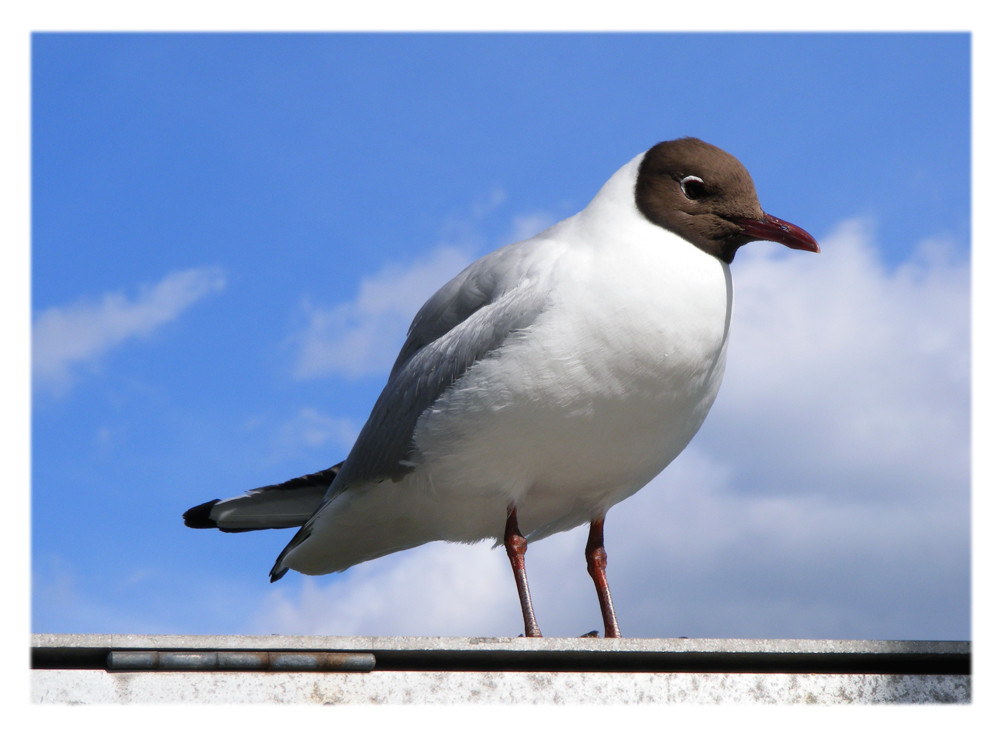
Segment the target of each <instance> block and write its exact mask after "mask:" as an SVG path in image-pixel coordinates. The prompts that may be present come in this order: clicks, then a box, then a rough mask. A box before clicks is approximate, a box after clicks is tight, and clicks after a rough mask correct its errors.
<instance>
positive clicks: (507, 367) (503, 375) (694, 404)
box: [414, 224, 732, 538]
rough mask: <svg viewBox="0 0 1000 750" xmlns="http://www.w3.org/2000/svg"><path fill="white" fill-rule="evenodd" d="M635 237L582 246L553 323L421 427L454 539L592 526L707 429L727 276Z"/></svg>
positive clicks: (712, 264) (567, 269)
mask: <svg viewBox="0 0 1000 750" xmlns="http://www.w3.org/2000/svg"><path fill="white" fill-rule="evenodd" d="M647 229H648V230H649V231H651V232H652V233H653V236H654V237H655V240H656V241H655V242H649V241H648V239H649V237H648V236H647V234H646V230H647ZM563 233H564V235H566V236H568V237H569V238H570V239H572V233H571V232H569V228H564V229H563ZM637 235H638V236H635V237H632V236H629V237H624V238H621V237H620V238H618V239H619V244H618V245H617V246H612V247H607V246H604V247H599V248H594V249H593V250H583V251H581V250H580V247H581V245H582V244H584V243H580V242H576V243H574V244H573V245H572V247H573V248H574V249H573V253H572V255H570V253H566V254H565V255H564V256H563V257H562V258H560V260H559V261H557V263H556V266H555V268H554V270H553V272H552V282H553V286H552V293H551V301H550V305H549V307H548V309H547V310H546V312H545V313H543V314H542V316H541V317H540V318H539V319H538V320H537V321H536V323H535V324H534V325H532V326H531V327H530V328H529V329H528V330H526V331H524V332H523V333H521V334H519V335H517V336H515V337H514V338H513V339H512V340H511V341H510V342H509V343H508V344H506V345H505V346H504V347H502V348H501V349H500V350H498V351H497V352H495V353H494V354H493V355H492V356H490V357H488V358H486V359H485V360H483V361H481V362H479V363H477V364H475V365H474V366H473V367H472V368H470V370H469V371H468V372H467V373H466V374H465V375H464V376H463V377H462V379H461V380H459V381H458V382H457V383H456V384H455V386H454V387H453V388H452V389H450V390H449V391H448V392H446V393H445V394H444V395H443V396H442V398H441V399H439V401H438V402H437V403H435V404H434V406H433V407H432V409H430V410H429V411H428V412H427V413H425V415H424V416H423V417H422V418H421V419H420V421H419V423H418V425H417V430H416V433H415V436H414V437H415V445H416V447H417V449H418V455H419V459H418V461H417V463H418V465H419V467H420V468H419V469H418V472H417V473H418V474H421V475H424V477H425V478H426V481H427V483H428V485H429V487H430V488H431V489H432V493H433V495H434V499H433V500H431V501H430V504H431V506H432V508H433V509H437V510H440V511H441V515H440V524H441V525H442V526H447V525H448V524H449V519H453V518H455V516H456V515H458V516H459V517H460V518H461V522H460V524H461V528H456V529H455V536H456V537H466V538H468V537H470V536H474V537H476V538H483V537H495V536H496V535H497V534H499V533H500V531H502V524H500V525H498V522H497V518H499V517H502V515H503V514H504V513H505V512H506V508H507V506H508V505H509V504H511V503H513V504H515V505H517V508H518V520H519V523H520V527H521V530H522V532H524V533H525V534H529V533H530V532H532V531H535V532H537V533H536V534H535V536H536V538H537V537H538V536H544V535H547V534H549V533H553V532H555V531H559V530H562V529H565V528H571V527H573V526H576V525H579V524H581V523H584V522H586V521H588V520H590V518H591V517H593V516H594V515H595V514H597V513H599V512H602V511H603V510H606V509H607V508H608V507H610V506H611V505H613V504H614V503H617V502H619V501H621V500H623V499H625V498H626V497H628V496H629V495H631V494H633V493H634V492H635V491H636V490H638V489H639V488H640V487H642V486H643V485H644V484H646V483H647V482H648V481H649V480H650V479H652V478H653V477H654V476H656V474H658V473H659V472H660V471H661V470H662V469H663V468H664V467H665V466H666V465H667V464H668V463H669V462H670V461H672V460H673V459H674V458H675V457H676V456H677V455H678V454H679V453H680V451H681V450H683V448H684V447H685V446H686V445H687V443H688V442H689V441H690V440H691V438H692V437H693V436H694V434H695V433H696V432H697V430H698V428H699V427H700V426H701V424H702V422H703V421H704V419H705V416H706V415H707V413H708V410H709V408H710V407H711V405H712V402H713V401H714V400H715V396H716V394H717V393H718V389H719V385H720V383H721V379H722V374H723V370H724V368H725V350H726V343H727V339H728V332H729V322H730V316H731V312H732V283H731V277H730V273H729V267H728V265H726V264H724V263H721V262H720V261H718V260H717V259H715V258H712V257H711V256H709V255H707V254H705V253H702V252H701V251H697V250H695V249H694V248H692V247H691V246H690V245H688V244H687V243H685V242H684V241H683V240H681V239H680V238H678V237H676V236H674V235H671V234H669V233H667V232H665V231H663V230H661V229H657V228H655V227H652V226H651V225H648V224H645V225H642V231H639V232H637ZM584 246H586V245H584ZM415 479H417V480H418V482H419V481H421V480H420V478H419V477H415ZM477 507H479V508H481V509H482V512H475V511H474V508H477ZM458 509H461V511H460V513H458V514H456V513H455V512H454V511H455V510H458ZM435 515H437V514H436V513H435Z"/></svg>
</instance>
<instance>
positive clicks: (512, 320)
mask: <svg viewBox="0 0 1000 750" xmlns="http://www.w3.org/2000/svg"><path fill="white" fill-rule="evenodd" d="M754 240H770V241H773V242H780V243H781V244H783V245H787V246H788V247H791V248H796V249H800V250H810V251H813V252H819V246H818V245H817V244H816V241H815V240H814V239H813V238H812V237H811V236H810V235H809V234H808V233H806V232H805V231H803V230H802V229H800V228H799V227H796V226H794V225H792V224H789V223H787V222H785V221H781V220H779V219H776V218H774V217H773V216H770V215H769V214H766V213H764V211H763V210H762V209H761V207H760V203H759V201H758V199H757V193H756V190H755V188H754V184H753V181H752V180H751V178H750V175H749V174H748V173H747V171H746V169H745V168H744V167H743V165H742V164H741V163H740V162H739V161H738V160H737V159H735V158H734V157H733V156H731V155H730V154H728V153H726V152H725V151H722V150H721V149H718V148H716V147H715V146H711V145H709V144H707V143H704V142H703V141H700V140H698V139H695V138H681V139H678V140H674V141H666V142H663V143H660V144H658V145H656V146H654V147H653V148H651V149H649V150H648V151H646V152H644V153H642V154H639V155H638V156H636V157H635V158H634V159H632V160H631V161H630V162H629V163H628V164H626V165H625V166H623V167H622V168H621V169H619V170H618V171H617V172H616V173H615V174H614V175H613V176H612V177H611V179H610V180H608V182H607V183H606V184H605V185H604V186H603V187H602V188H601V190H600V191H599V192H598V193H597V195H596V196H595V197H594V199H593V200H592V201H591V202H590V204H589V205H588V206H587V207H586V208H585V209H584V210H583V211H581V212H580V213H578V214H576V215H575V216H571V217H570V218H568V219H565V220H564V221H561V222H559V223H558V224H556V225H555V226H553V227H551V228H549V229H546V230H545V231H543V232H541V233H540V234H538V235H536V236H535V237H533V238H531V239H529V240H525V241H523V242H516V243H514V244H512V245H508V246H506V247H503V248H501V249H499V250H497V251H495V252H493V253H491V254H489V255H487V256H485V257H483V258H480V259H479V260H478V261H476V262H475V263H473V264H472V265H470V266H469V267H468V268H466V269H465V270H464V271H462V272H461V273H460V274H458V276H456V277H455V278H454V279H452V280H451V281H449V282H448V283H447V284H445V285H444V286H443V287H441V289H440V290H438V291H437V292H436V293H435V294H434V295H433V296H432V297H431V298H430V299H429V300H428V301H427V302H426V303H425V304H424V306H423V307H422V308H421V309H420V311H419V312H418V313H417V315H416V317H415V318H414V320H413V323H412V325H411V326H410V330H409V334H408V335H407V338H406V342H405V343H404V344H403V349H402V351H401V352H400V354H399V357H398V359H397V360H396V363H395V364H394V365H393V368H392V371H391V373H390V374H389V381H388V383H386V386H385V389H384V390H383V391H382V394H381V396H379V399H378V401H377V402H376V403H375V407H374V409H373V410H372V413H371V416H370V417H369V418H368V421H367V423H366V424H365V426H364V427H363V428H362V430H361V434H360V435H359V436H358V439H357V442H356V443H355V444H354V447H353V448H352V449H351V451H350V454H349V455H348V456H347V459H346V460H344V461H343V462H342V463H340V464H338V465H337V466H334V467H332V468H330V469H327V470H326V471H322V472H318V473H316V474H310V475H307V476H304V477H299V478H297V479H292V480H289V481H287V482H284V483H283V484H278V485H272V486H269V487H262V488H259V489H256V490H251V491H250V492H248V493H247V494H245V495H241V496H239V497H233V498H230V499H227V500H213V501H211V502H208V503H203V504H202V505H198V506H196V507H194V508H191V509H190V510H188V511H187V512H186V513H185V514H184V520H185V522H186V523H187V525H188V526H193V527H196V528H219V529H221V530H223V531H247V530H251V529H263V528H288V527H295V526H300V527H301V528H300V529H299V531H298V533H297V534H295V536H294V537H293V538H292V540H291V541H290V542H289V543H288V545H287V546H286V547H285V549H284V550H283V551H282V552H281V554H280V555H279V556H278V559H277V562H275V564H274V567H273V568H272V569H271V580H272V581H275V580H277V579H279V578H281V576H283V575H284V574H285V572H286V571H287V570H288V569H289V568H291V569H293V570H297V571H300V572H302V573H307V574H309V575H320V574H324V573H333V572H336V571H342V570H345V569H347V568H349V567H351V566H352V565H356V564H358V563H360V562H364V561H365V560H371V559H373V558H376V557H381V556H382V555H387V554H390V553H392V552H397V551H399V550H404V549H408V548H410V547H416V546H417V545H420V544H424V543H425V542H430V541H434V540H446V541H453V542H474V541H478V540H482V539H494V540H496V541H497V543H498V544H503V545H504V547H505V548H506V550H507V554H508V556H509V557H510V561H511V566H512V568H513V570H514V576H515V580H516V583H517V589H518V594H519V597H520V600H521V608H522V613H523V615H524V624H525V635H528V636H540V635H541V631H540V630H539V628H538V625H537V623H536V620H535V615H534V612H533V609H532V605H531V597H530V594H529V592H528V582H527V576H526V573H525V567H524V553H525V549H526V547H527V541H528V540H530V541H534V540H537V539H541V538H543V537H545V536H548V535H549V534H552V533H555V532H557V531H564V530H566V529H570V528H573V527H575V526H579V525H581V524H584V523H590V536H589V539H588V541H587V545H586V559H587V570H588V571H589V573H590V575H591V576H592V578H593V579H594V583H595V586H596V588H597V593H598V598H599V600H600V605H601V613H602V615H603V619H604V626H605V635H606V636H609V637H617V636H619V635H620V630H619V627H618V623H617V620H616V617H615V613H614V608H613V606H612V603H611V594H610V592H609V590H608V583H607V579H606V577H605V565H606V555H605V551H604V517H605V514H606V513H607V512H608V509H609V508H611V506H613V505H614V504H615V503H618V502H621V501H622V500H624V499H625V498H627V497H629V496H630V495H632V494H634V493H635V492H636V491H637V490H638V489H639V488H641V487H642V486H643V485H645V484H646V483H647V482H649V480H651V479H652V478H653V477H655V476H656V475H657V474H659V473H660V472H661V471H662V470H663V469H664V467H666V466H667V464H669V463H670V462H671V461H672V460H673V459H674V458H675V457H676V456H677V455H678V454H679V453H680V452H681V451H682V450H683V449H684V447H685V446H686V445H687V444H688V442H689V441H690V440H691V438H692V437H693V436H694V434H695V433H696V432H697V431H698V428H699V427H700V426H701V424H702V422H703V421H704V419H705V416H706V414H708V410H709V408H710V407H711V406H712V402H713V401H714V400H715V396H716V393H718V390H719V384H720V383H721V381H722V373H723V370H724V368H725V360H726V344H727V342H728V340H729V326H730V320H731V316H732V305H733V286H732V277H731V275H730V269H729V264H730V262H731V261H732V260H733V257H734V256H735V254H736V251H737V249H738V248H740V247H741V246H742V245H744V244H746V243H748V242H752V241H754Z"/></svg>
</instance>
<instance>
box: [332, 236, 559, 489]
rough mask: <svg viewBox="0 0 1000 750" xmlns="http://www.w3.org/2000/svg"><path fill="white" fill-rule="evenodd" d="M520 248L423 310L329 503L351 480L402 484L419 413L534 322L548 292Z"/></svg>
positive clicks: (466, 274) (454, 284)
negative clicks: (398, 480)
mask: <svg viewBox="0 0 1000 750" xmlns="http://www.w3.org/2000/svg"><path fill="white" fill-rule="evenodd" d="M525 250H527V248H521V247H519V246H516V245H515V246H511V247H509V248H504V249H503V250H500V251H497V252H496V253H493V254H491V255H488V256H486V257H485V258H482V259H480V260H479V261H477V262H476V263H474V264H473V265H471V266H469V267H468V268H467V269H465V271H463V272H462V273H460V274H459V275H458V276H456V277H455V278H454V279H452V281H450V282H449V283H448V284H446V285H445V286H443V287H442V288H441V289H440V290H439V291H438V292H437V293H436V294H435V295H434V296H432V297H431V298H430V299H429V300H428V301H427V302H426V303H425V304H424V306H423V307H422V308H421V309H420V311H419V312H418V313H417V315H416V317H415V318H414V320H413V324H412V325H411V326H410V330H409V333H408V335H407V339H406V342H405V343H404V344H403V348H402V351H401V352H400V354H399V357H398V359H397V360H396V363H395V365H394V366H393V368H392V372H391V374H390V376H389V381H388V382H387V383H386V386H385V388H384V389H383V391H382V394H381V395H380V396H379V398H378V401H376V403H375V407H374V408H373V409H372V413H371V416H369V418H368V421H367V423H365V426H364V427H363V428H362V430H361V433H360V435H359V436H358V439H357V442H356V443H355V444H354V448H353V449H352V450H351V453H350V454H349V455H348V457H347V460H346V461H345V462H344V466H343V469H342V470H341V472H340V474H338V475H337V479H336V480H335V482H334V485H333V486H332V487H331V488H330V492H328V493H327V496H328V497H330V496H332V495H333V494H335V493H336V492H338V491H339V490H340V489H341V488H342V487H345V486H347V485H349V484H350V483H352V482H355V481H359V480H379V479H399V478H401V477H402V476H404V475H405V474H406V473H408V472H409V471H411V467H410V466H408V465H407V463H406V462H407V459H408V457H409V456H410V452H411V450H412V438H413V431H414V428H415V427H416V424H417V420H418V419H419V418H420V415H421V414H422V413H423V412H424V411H425V410H426V409H427V408H428V407H429V406H430V405H431V404H433V403H434V402H435V401H436V400H437V399H438V397H439V396H440V395H441V394H442V393H443V392H444V391H445V389H447V388H448V387H449V386H451V384H452V383H454V382H455V381H456V380H458V379H459V378H460V377H461V376H462V375H463V374H464V373H465V371H466V370H468V369H469V367H471V366H472V365H473V364H474V363H476V362H478V361H479V360H481V359H483V358H484V357H485V356H487V355H488V354H489V353H490V352H491V351H493V350H495V349H497V348H498V347H500V346H501V345H502V344H503V343H504V341H506V340H507V338H508V337H509V336H510V335H511V334H512V333H513V332H515V331H519V330H523V329H524V328H527V327H528V326H530V325H531V324H532V323H533V322H534V320H535V319H536V318H537V317H538V315H539V313H541V311H542V310H543V309H544V307H545V303H546V294H545V292H544V289H543V288H542V286H541V285H540V284H539V283H538V275H537V274H535V273H532V272H531V266H532V265H533V264H532V263H531V262H530V258H529V257H528V255H527V253H526V252H525Z"/></svg>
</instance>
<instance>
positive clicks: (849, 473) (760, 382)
mask: <svg viewBox="0 0 1000 750" xmlns="http://www.w3.org/2000/svg"><path fill="white" fill-rule="evenodd" d="M969 54H970V38H969V36H968V35H963V34H897V35H892V34H758V35H754V34H679V35H670V34H659V33H651V34H641V35H623V34H593V35H576V34H530V35H517V34H515V35H503V34H460V35H440V34H402V35H398V34H397V35H369V34H351V35H344V34H299V35H284V34H277V35H256V34H248V35H239V34H236V35H217V34H202V35H171V34H116V35H102V34H40V35H36V36H34V38H33V44H32V71H31V72H32V89H31V96H32V99H31V102H32V104H31V114H32V132H31V135H32V195H31V200H32V238H31V239H32V254H31V262H32V285H31V294H32V300H31V305H32V332H33V362H32V364H33V377H32V385H33V393H32V404H31V406H32V442H31V448H32V464H31V466H32V469H31V481H32V502H31V511H32V518H31V532H32V541H31V545H32V546H31V555H32V629H33V630H34V631H35V632H172V633H252V632H266V633H270V632H287V633H313V632H317V633H324V632H325V633H338V634H352V633H358V634H370V635H378V634H443V635H449V634H454V635H516V634H517V633H518V632H520V630H519V628H520V627H521V625H520V621H519V611H518V607H517V598H516V593H515V591H514V586H513V581H512V580H511V576H510V571H509V568H508V567H507V560H506V557H505V556H504V554H503V552H502V551H498V550H491V549H490V547H489V545H479V546H475V547H463V546H451V545H443V544H435V545H428V546H426V547H423V548H419V549H417V550H413V551H410V552H407V553H402V554H398V555H394V556H391V557H389V558H383V559H382V560H378V561H374V562H371V563H366V564H364V565H361V566H359V567H357V568H355V569H353V570H351V571H348V572H347V573H345V574H341V575H337V576H329V577H325V578H319V579H308V578H305V577H303V576H300V575H297V574H290V575H289V576H286V577H285V578H284V579H283V580H281V581H280V582H278V583H276V584H269V583H268V582H267V572H268V570H269V569H270V566H271V564H272V562H273V560H274V557H275V556H276V555H277V553H278V552H279V551H280V550H281V548H282V547H283V546H284V544H285V542H286V541H287V539H288V538H289V537H290V536H291V534H290V532H285V531H273V532H262V533H259V534H241V535H223V534H218V533H215V532H208V531H195V530H191V529H187V528H185V527H184V526H183V524H182V522H181V519H180V514H181V513H182V512H183V511H184V510H185V509H186V508H187V507H189V506H190V505H193V504H195V503H198V502H202V501H204V500H208V499H212V498H215V497H226V496H229V495H233V494H237V493H239V492H241V491H243V490H245V489H248V488H251V487H255V486H259V485H262V484H267V483H271V482H275V481H280V480H283V479H286V478H289V477H292V476H297V475H299V474H303V473H306V472H310V471H315V470H317V469H320V468H325V467H327V466H329V465H331V464H333V463H335V462H336V461H339V460H340V459H341V458H343V456H344V455H346V452H347V450H348V449H349V447H350V444H351V441H352V439H353V436H354V435H355V434H356V432H357V431H358V430H359V429H360V427H361V425H362V424H363V422H364V419H365V418H366V416H367V413H368V410H369V409H370V407H371V405H372V403H373V402H374V399H375V397H376V396H377V395H378V392H379V390H380V388H381V386H382V384H383V383H384V380H385V376H386V374H387V372H388V368H389V366H390V365H391V362H392V360H393V358H394V356H395V352H396V349H397V348H398V346H399V344H400V343H401V341H402V338H403V335H404V333H405V329H406V326H407V324H408V322H409V318H410V316H412V314H413V313H414V312H415V311H416V308H417V307H418V306H419V304H420V302H422V301H423V299H424V298H425V297H426V296H427V295H428V294H430V293H431V292H433V291H434V289H435V288H437V286H439V285H440V284H441V283H443V282H444V281H446V280H447V279H448V278H450V276H451V275H453V274H454V273H455V272H457V271H458V270H460V269H461V268H462V267H463V266H464V265H465V264H466V263H468V262H469V261H471V260H472V259H474V258H475V257H477V256H479V255H482V254H484V253H486V252H488V251H490V250H492V249H494V248H496V247H498V246H500V245H502V244H505V243H507V242H510V241H512V240H515V239H519V238H522V237H525V236H529V235H530V234H532V233H534V232H535V231H538V230H540V229H542V228H544V227H545V226H547V225H549V224H551V223H552V222H554V221H556V220H558V219H560V218H563V217H565V216H567V215H569V214H571V213H573V212H576V211H578V210H580V209H581V208H583V207H584V206H585V205H586V203H587V201H588V200H589V199H590V198H591V197H592V196H593V194H594V193H595V192H596V191H597V190H598V189H599V188H600V186H601V184H602V183H603V181H604V180H606V179H607V178H608V177H610V176H611V174H612V173H613V172H614V171H615V170H616V169H617V168H618V167H619V166H621V165H622V164H624V163H625V162H626V161H628V160H629V159H630V158H631V157H633V156H634V155H635V154H637V153H639V152H641V151H643V150H645V149H646V148H648V147H649V146H651V145H653V144H654V143H656V142H657V141H660V140H665V139H669V138H674V137H678V136H682V135H696V136H698V137H700V138H702V139H704V140H707V141H709V142H712V143H715V144H716V145H718V146H720V147H722V148H724V149H726V150H728V151H730V152H731V153H733V154H734V155H736V156H737V157H739V158H740V159H741V160H742V161H743V162H744V164H745V165H746V166H747V167H748V169H749V170H750V172H751V174H752V175H753V177H754V179H755V182H756V184H757V189H758V193H759V195H760V197H761V201H762V204H763V206H764V208H765V210H767V211H769V212H771V213H773V214H776V215H778V216H780V217H782V218H784V219H787V220H789V221H792V222H795V223H796V224H798V225H800V226H802V227H805V228H806V229H807V230H808V231H810V232H811V233H812V234H813V235H814V236H815V237H817V238H818V239H819V241H820V244H821V245H822V246H823V253H822V254H821V255H819V256H810V255H806V254H798V253H796V254H791V253H787V252H783V251H782V249H780V248H775V247H772V246H769V245H764V244H761V243H757V244H752V245H750V246H748V247H746V248H744V249H743V250H741V251H740V253H739V254H738V256H737V258H736V261H735V262H734V265H733V271H734V274H733V275H734V283H735V289H736V312H735V321H734V327H733V338H732V343H731V348H730V355H729V370H728V373H727V376H726V382H725V383H724V384H723V388H722V393H721V394H720V396H719V400H718V402H717V404H716V406H715V409H714V410H713V413H712V414H711V415H710V416H709V419H708V421H707V422H706V424H705V426H704V428H703V430H702V432H701V433H700V434H699V436H698V437H697V438H696V439H695V441H694V442H693V443H692V444H691V446H690V447H689V449H688V451H686V452H685V454H683V455H682V457H681V458H679V459H678V460H677V461H676V462H675V463H674V464H673V465H672V466H671V467H668V469H667V470H666V471H665V472H664V474H663V475H662V476H661V477H660V478H658V479H657V480H655V481H654V482H653V483H651V484H650V485H649V486H648V487H647V488H646V489H644V490H643V491H642V492H641V493H639V494H638V495H637V496H636V497H634V498H633V499H631V500H629V501H627V502H625V503H623V504H621V505H620V506H617V507H616V508H615V509H614V510H613V511H612V512H611V513H610V514H609V516H608V521H607V530H606V533H607V543H608V554H609V578H610V581H611V585H612V590H613V591H614V593H615V597H616V606H617V609H618V611H619V619H620V621H621V624H622V628H623V631H624V632H625V634H626V635H641V636H664V637H666V636H677V635H687V636H705V637H734V636H747V637H805V638H960V639H964V638H968V637H970V613H969V605H970V588H969V586H970V557H969V555H970V549H969V547H970V529H969V522H970V503H969V495H970V476H969V458H970V435H969V433H970V394H969V374H970V362H969V361H970V330H969V328H970V326H969V268H970V249H969V248H970V234H971V226H970V164H971V161H970V151H971V142H970V58H969ZM929 102H932V103H933V106H930V107H929V106H928V103H929ZM581 533H582V534H583V535H582V536H581ZM585 537H586V534H585V530H582V529H578V530H576V531H574V532H570V533H567V534H562V535H559V536H557V537H553V538H551V539H549V540H545V541H543V542H540V543H539V544H538V545H535V546H533V547H532V549H531V551H530V555H529V561H528V566H529V568H528V570H529V576H530V580H531V583H532V589H533V593H534V595H535V598H536V608H537V613H538V616H539V619H540V623H541V625H542V629H543V632H545V633H546V634H549V635H577V634H579V633H582V632H584V631H586V630H590V629H592V628H596V627H598V625H599V612H598V609H597V603H596V600H595V597H594V596H593V591H592V587H591V584H590V581H589V578H588V577H587V575H586V571H585V569H584V567H583V564H582V561H583V546H584V541H585Z"/></svg>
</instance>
